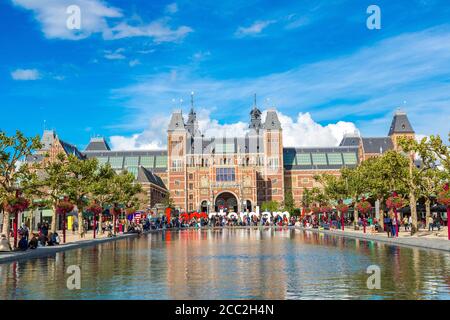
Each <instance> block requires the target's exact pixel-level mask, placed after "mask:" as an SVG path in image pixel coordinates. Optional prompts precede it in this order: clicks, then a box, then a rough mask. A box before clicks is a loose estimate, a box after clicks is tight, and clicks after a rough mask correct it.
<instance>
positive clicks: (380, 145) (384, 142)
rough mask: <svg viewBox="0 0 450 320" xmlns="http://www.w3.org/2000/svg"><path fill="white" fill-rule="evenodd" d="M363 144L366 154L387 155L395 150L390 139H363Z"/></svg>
mask: <svg viewBox="0 0 450 320" xmlns="http://www.w3.org/2000/svg"><path fill="white" fill-rule="evenodd" d="M362 143H363V149H364V153H385V152H386V151H389V150H393V149H394V145H393V144H392V139H391V138H390V137H380V138H362Z"/></svg>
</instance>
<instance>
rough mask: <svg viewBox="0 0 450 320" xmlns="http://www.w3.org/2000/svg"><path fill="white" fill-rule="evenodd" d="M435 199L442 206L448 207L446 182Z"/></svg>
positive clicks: (448, 191)
mask: <svg viewBox="0 0 450 320" xmlns="http://www.w3.org/2000/svg"><path fill="white" fill-rule="evenodd" d="M437 201H438V202H439V203H440V204H443V205H444V206H447V207H450V188H449V187H448V184H445V185H444V190H443V191H441V192H439V195H438V198H437Z"/></svg>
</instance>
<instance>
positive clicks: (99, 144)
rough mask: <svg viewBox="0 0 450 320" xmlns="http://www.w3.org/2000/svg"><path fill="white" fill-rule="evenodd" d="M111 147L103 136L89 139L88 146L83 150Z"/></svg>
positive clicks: (98, 149) (107, 148) (108, 149)
mask: <svg viewBox="0 0 450 320" xmlns="http://www.w3.org/2000/svg"><path fill="white" fill-rule="evenodd" d="M110 150H111V148H110V147H109V144H108V142H106V139H105V138H103V137H96V138H91V140H90V141H89V144H88V146H87V147H86V149H85V150H84V151H88V152H89V151H110Z"/></svg>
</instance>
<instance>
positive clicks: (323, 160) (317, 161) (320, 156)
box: [312, 153, 327, 166]
mask: <svg viewBox="0 0 450 320" xmlns="http://www.w3.org/2000/svg"><path fill="white" fill-rule="evenodd" d="M312 160H313V164H314V165H318V166H326V165H327V157H326V155H325V153H313V154H312Z"/></svg>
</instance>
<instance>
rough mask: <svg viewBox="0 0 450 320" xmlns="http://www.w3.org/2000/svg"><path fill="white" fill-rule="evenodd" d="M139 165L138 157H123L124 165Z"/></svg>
mask: <svg viewBox="0 0 450 320" xmlns="http://www.w3.org/2000/svg"><path fill="white" fill-rule="evenodd" d="M138 165H139V157H125V166H126V167H128V166H136V167H137V166H138Z"/></svg>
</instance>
